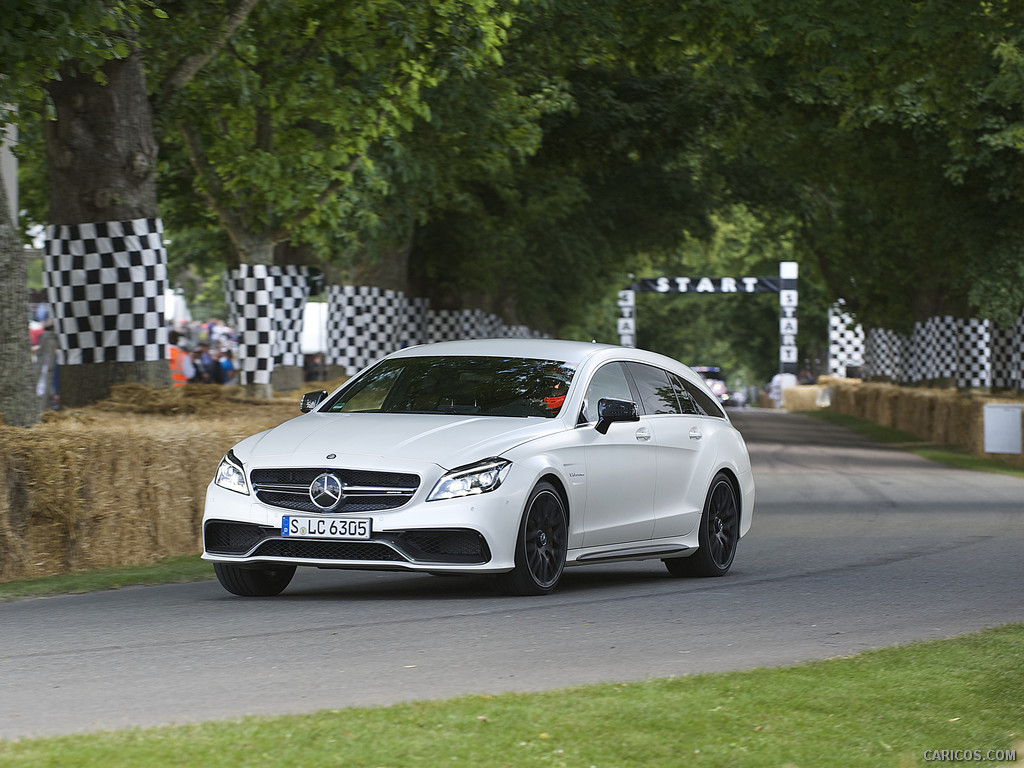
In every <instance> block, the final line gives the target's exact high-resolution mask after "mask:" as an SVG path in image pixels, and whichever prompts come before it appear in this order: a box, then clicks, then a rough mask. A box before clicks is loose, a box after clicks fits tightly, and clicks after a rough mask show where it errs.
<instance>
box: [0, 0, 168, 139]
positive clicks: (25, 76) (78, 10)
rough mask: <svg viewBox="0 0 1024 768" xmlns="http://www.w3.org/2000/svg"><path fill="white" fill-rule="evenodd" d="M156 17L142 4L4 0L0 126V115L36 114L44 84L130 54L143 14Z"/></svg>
mask: <svg viewBox="0 0 1024 768" xmlns="http://www.w3.org/2000/svg"><path fill="white" fill-rule="evenodd" d="M147 11H148V12H150V13H153V14H157V15H159V14H160V11H159V9H157V8H156V7H155V6H154V5H153V4H152V3H151V2H148V0H110V1H108V2H96V0H5V2H4V7H3V12H2V13H0V72H2V73H3V75H2V76H0V124H3V123H4V122H8V121H11V120H12V119H13V118H12V116H11V115H10V114H8V113H7V112H6V111H5V110H6V109H7V106H8V105H18V106H19V107H20V109H21V111H23V112H28V111H32V110H33V109H38V108H39V107H40V106H41V105H42V103H43V100H44V97H45V93H44V91H43V84H44V83H45V82H46V81H47V80H53V79H57V78H60V77H61V76H74V75H75V74H78V73H92V74H93V76H94V77H96V78H97V79H98V80H100V81H102V73H101V72H100V71H99V70H100V67H101V66H103V64H104V63H105V62H107V61H110V60H112V59H123V58H125V57H126V56H128V55H129V54H130V53H131V52H132V42H131V37H132V34H133V32H134V30H136V29H137V28H138V22H139V19H140V18H141V17H142V16H143V14H144V13H146V12H147Z"/></svg>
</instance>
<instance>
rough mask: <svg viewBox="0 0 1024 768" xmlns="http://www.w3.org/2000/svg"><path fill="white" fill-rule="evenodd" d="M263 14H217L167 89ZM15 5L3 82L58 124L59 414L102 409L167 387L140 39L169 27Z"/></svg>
mask: <svg viewBox="0 0 1024 768" xmlns="http://www.w3.org/2000/svg"><path fill="white" fill-rule="evenodd" d="M255 2H256V0H235V2H233V3H231V4H230V5H229V4H228V3H226V2H225V3H212V4H207V5H205V6H204V10H205V12H206V14H207V17H206V20H207V23H208V25H209V26H211V27H212V28H213V29H215V30H216V34H214V35H210V36H207V35H201V34H198V33H197V34H194V36H193V40H192V45H191V46H189V47H186V48H182V49H179V50H178V51H177V62H176V65H175V66H174V67H172V68H171V70H170V75H169V76H168V79H167V83H166V84H165V87H166V89H167V90H168V91H172V90H173V89H175V88H180V87H182V86H183V85H184V84H185V83H187V81H188V79H189V78H191V77H192V76H194V74H195V72H196V71H198V69H199V68H200V67H201V66H202V64H203V63H205V61H206V60H207V59H208V57H209V56H210V55H212V52H213V51H215V50H216V49H217V48H219V47H220V46H222V45H223V44H224V43H225V42H226V40H227V39H228V38H229V37H230V35H231V33H232V32H233V31H234V29H236V28H237V27H238V25H239V24H241V23H242V22H243V21H244V19H245V16H246V15H247V14H248V13H249V11H251V9H252V6H253V5H254V3H255ZM14 5H15V7H14V8H13V9H11V13H10V14H7V15H5V24H4V27H3V35H4V42H5V43H10V45H9V46H5V47H4V49H3V50H4V57H3V60H2V61H0V64H2V66H0V69H3V70H4V71H6V72H10V73H13V74H12V75H11V81H10V82H9V83H8V84H7V85H8V86H9V87H10V88H13V89H20V90H19V91H18V93H17V95H18V96H20V101H21V102H22V103H23V104H25V105H26V106H34V107H35V108H36V109H39V102H38V101H36V102H33V97H35V98H38V97H39V96H40V94H41V93H43V92H45V94H46V97H47V105H46V106H45V107H43V108H42V109H43V111H46V112H48V116H49V117H50V119H49V120H47V121H46V123H45V136H46V144H47V152H46V157H47V163H48V169H49V176H50V191H51V192H50V211H49V215H48V217H47V221H48V223H49V225H50V226H49V227H48V238H47V246H46V250H47V274H46V277H47V282H48V285H49V293H50V297H51V304H52V305H53V307H52V308H53V311H54V314H55V319H56V321H57V327H58V330H59V334H60V335H61V337H62V347H63V349H64V354H65V359H66V362H67V363H68V364H67V365H64V366H63V368H62V375H61V378H60V387H61V402H62V403H63V404H64V405H69V406H75V405H83V404H86V403H89V402H93V401H95V400H97V399H100V398H102V397H104V396H105V395H106V394H107V393H108V392H109V388H110V385H111V384H114V383H117V382H121V381H137V382H144V383H150V384H154V385H157V386H166V385H169V383H170V374H169V368H168V364H167V361H166V329H165V328H164V319H163V313H162V311H161V308H162V305H163V290H164V287H165V285H166V255H165V252H164V246H163V241H162V224H161V222H160V219H159V212H158V209H157V196H156V167H157V141H156V137H155V134H154V122H153V108H152V104H151V101H150V97H149V93H148V87H147V81H146V72H145V65H144V50H143V39H142V38H141V37H140V35H139V29H140V24H141V21H142V20H143V19H144V18H145V17H146V16H147V15H155V16H158V17H160V18H161V19H166V17H167V14H166V13H165V12H163V11H160V10H158V9H156V8H155V7H154V6H152V5H151V4H150V3H144V2H139V1H137V0H116V1H115V2H100V1H99V0H72V1H71V2H69V3H64V2H61V3H57V2H35V1H34V0H33V1H31V2H30V1H29V0H15V3H14ZM55 41H56V44H54V43H55ZM199 46H203V47H202V48H200V47H199ZM18 57H22V58H21V59H20V60H19V58H18Z"/></svg>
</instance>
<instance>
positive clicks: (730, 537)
mask: <svg viewBox="0 0 1024 768" xmlns="http://www.w3.org/2000/svg"><path fill="white" fill-rule="evenodd" d="M708 512H709V514H708V520H707V523H708V545H709V547H710V549H711V553H710V554H711V557H712V558H713V559H714V561H715V563H716V564H717V565H719V566H725V565H727V564H728V563H729V561H730V560H731V558H732V552H733V548H734V547H735V546H736V533H737V530H736V528H737V518H738V515H737V511H736V496H735V494H734V492H733V490H732V487H731V486H730V485H729V483H728V482H721V483H719V484H718V485H717V486H716V487H715V490H714V493H712V496H711V504H710V505H709V510H708Z"/></svg>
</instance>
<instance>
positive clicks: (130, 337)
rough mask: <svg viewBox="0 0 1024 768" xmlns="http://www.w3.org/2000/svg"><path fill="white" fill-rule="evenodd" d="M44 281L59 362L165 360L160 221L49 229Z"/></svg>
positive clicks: (164, 263) (164, 281)
mask: <svg viewBox="0 0 1024 768" xmlns="http://www.w3.org/2000/svg"><path fill="white" fill-rule="evenodd" d="M43 281H44V284H45V286H46V294H47V300H48V301H49V303H50V306H51V307H52V310H53V317H54V328H55V331H56V333H57V336H58V338H59V342H60V351H59V353H58V356H59V362H60V363H62V364H64V365H82V364H88V363H107V362H122V363H130V362H148V361H156V360H164V359H166V357H167V328H166V324H165V319H164V291H165V290H166V288H167V255H166V251H165V250H164V246H163V222H162V221H161V220H160V219H132V220H129V221H109V222H101V223H95V224H74V225H62V226H53V225H51V226H48V227H47V228H46V244H45V270H44V274H43Z"/></svg>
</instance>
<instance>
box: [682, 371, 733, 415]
mask: <svg viewBox="0 0 1024 768" xmlns="http://www.w3.org/2000/svg"><path fill="white" fill-rule="evenodd" d="M674 381H675V382H676V383H677V386H680V385H681V386H682V387H683V390H684V391H685V392H686V394H688V395H689V396H690V397H691V398H692V399H693V400H694V401H695V402H696V403H697V405H698V406H699V407H700V409H701V411H703V412H704V413H706V414H707V415H708V416H717V417H718V418H720V419H724V418H725V411H723V410H722V406H721V405H719V403H718V399H717V398H715V397H712V396H711V395H709V394H708V393H707V392H705V391H704V390H703V389H701V388H700V387H698V386H697V385H696V384H693V383H692V382H689V381H687V380H686V379H684V378H682V377H681V376H675V377H674Z"/></svg>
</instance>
